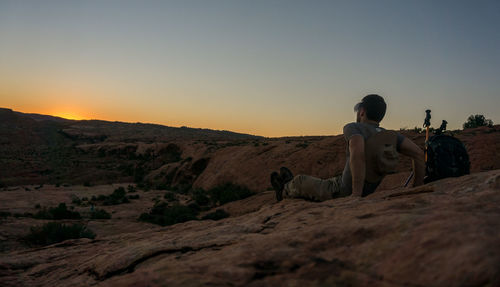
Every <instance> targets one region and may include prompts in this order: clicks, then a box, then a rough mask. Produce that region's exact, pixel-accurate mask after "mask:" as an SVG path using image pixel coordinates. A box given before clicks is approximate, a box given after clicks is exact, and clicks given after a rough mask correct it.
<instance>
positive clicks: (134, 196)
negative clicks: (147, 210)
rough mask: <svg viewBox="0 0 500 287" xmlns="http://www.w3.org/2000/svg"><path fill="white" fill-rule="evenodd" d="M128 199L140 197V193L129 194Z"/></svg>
mask: <svg viewBox="0 0 500 287" xmlns="http://www.w3.org/2000/svg"><path fill="white" fill-rule="evenodd" d="M128 199H139V195H138V194H135V195H129V196H128Z"/></svg>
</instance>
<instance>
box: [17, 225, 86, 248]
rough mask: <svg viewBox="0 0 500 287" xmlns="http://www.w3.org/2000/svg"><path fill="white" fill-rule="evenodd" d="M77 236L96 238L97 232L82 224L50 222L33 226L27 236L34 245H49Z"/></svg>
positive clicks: (28, 240)
mask: <svg viewBox="0 0 500 287" xmlns="http://www.w3.org/2000/svg"><path fill="white" fill-rule="evenodd" d="M75 238H90V239H94V238H95V233H94V232H92V230H90V229H87V227H86V226H85V225H82V224H73V225H65V224H61V223H57V222H49V223H47V224H44V225H42V226H39V227H32V228H31V233H30V234H29V235H28V236H26V237H25V239H26V241H27V242H28V243H30V244H34V245H49V244H53V243H57V242H61V241H64V240H67V239H75Z"/></svg>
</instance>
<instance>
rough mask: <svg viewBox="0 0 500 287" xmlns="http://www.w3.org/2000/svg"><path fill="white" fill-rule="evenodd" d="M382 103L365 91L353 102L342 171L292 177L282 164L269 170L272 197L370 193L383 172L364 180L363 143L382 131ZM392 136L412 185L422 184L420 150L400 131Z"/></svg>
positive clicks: (317, 198) (319, 197)
mask: <svg viewBox="0 0 500 287" xmlns="http://www.w3.org/2000/svg"><path fill="white" fill-rule="evenodd" d="M386 107H387V106H386V103H385V101H384V99H383V98H382V97H381V96H379V95H374V94H371V95H367V96H366V97H364V98H363V99H362V100H361V102H359V103H358V104H356V105H355V106H354V111H355V112H356V122H355V123H349V124H347V125H345V126H344V137H345V139H346V141H347V151H346V153H347V159H346V164H345V168H344V171H343V173H342V175H339V176H336V177H332V178H329V179H319V178H315V177H312V176H308V175H297V176H295V177H294V176H293V175H292V173H291V171H290V170H289V169H288V168H286V167H282V168H281V169H280V173H278V172H273V173H272V174H271V184H272V186H273V189H274V190H275V192H276V199H277V200H278V201H280V200H282V199H283V197H285V198H286V197H289V198H304V199H309V200H314V201H323V200H328V199H332V198H337V197H345V196H349V195H351V196H359V197H364V196H367V195H369V194H371V193H373V192H374V191H375V189H376V188H377V186H378V185H379V184H380V182H381V181H382V179H383V176H385V174H384V175H382V176H381V177H380V178H377V179H376V181H373V180H372V181H371V182H370V181H368V180H367V174H370V171H371V170H367V168H368V169H369V168H370V167H371V166H372V165H370V164H367V162H366V159H365V152H366V150H365V143H366V141H367V140H368V139H369V138H370V137H371V136H373V135H375V134H377V133H379V132H382V131H385V129H383V128H381V127H379V123H380V121H382V119H383V118H384V116H385V111H386ZM394 140H395V145H396V150H397V152H398V153H400V154H403V155H406V156H409V157H410V158H411V159H412V161H413V170H414V173H415V178H414V182H413V186H418V185H422V184H423V182H424V174H425V162H424V152H423V151H422V149H420V148H419V147H418V146H417V145H416V144H415V143H414V142H412V141H411V140H410V139H408V138H405V137H404V136H403V135H401V134H400V133H396V135H395V136H394ZM371 174H372V173H371Z"/></svg>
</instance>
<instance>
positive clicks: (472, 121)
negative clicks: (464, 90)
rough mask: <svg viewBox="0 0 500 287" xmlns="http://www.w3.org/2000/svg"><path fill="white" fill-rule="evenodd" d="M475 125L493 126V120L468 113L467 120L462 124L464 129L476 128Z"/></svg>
mask: <svg viewBox="0 0 500 287" xmlns="http://www.w3.org/2000/svg"><path fill="white" fill-rule="evenodd" d="M477 127H490V128H491V127H493V121H492V120H490V119H486V117H485V116H483V115H470V116H469V117H468V118H467V121H466V122H465V123H464V124H463V128H464V129H470V128H477Z"/></svg>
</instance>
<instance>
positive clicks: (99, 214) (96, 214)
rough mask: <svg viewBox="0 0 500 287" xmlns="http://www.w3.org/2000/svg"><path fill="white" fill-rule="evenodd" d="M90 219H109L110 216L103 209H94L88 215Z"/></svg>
mask: <svg viewBox="0 0 500 287" xmlns="http://www.w3.org/2000/svg"><path fill="white" fill-rule="evenodd" d="M90 218H91V219H110V218H111V214H109V213H108V212H106V210H104V209H96V210H95V211H93V212H92V213H91V214H90Z"/></svg>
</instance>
